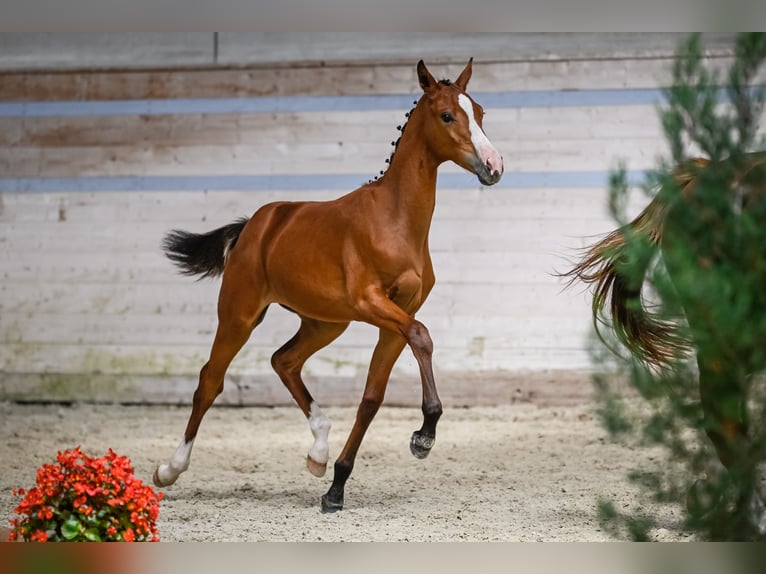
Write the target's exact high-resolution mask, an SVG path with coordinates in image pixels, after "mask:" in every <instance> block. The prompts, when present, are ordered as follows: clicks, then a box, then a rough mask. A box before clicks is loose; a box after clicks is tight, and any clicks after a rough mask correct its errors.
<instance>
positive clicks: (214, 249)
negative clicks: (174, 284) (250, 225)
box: [162, 217, 248, 279]
mask: <svg viewBox="0 0 766 574" xmlns="http://www.w3.org/2000/svg"><path fill="white" fill-rule="evenodd" d="M247 222H248V218H246V217H243V218H241V219H238V220H237V221H235V222H233V223H230V224H229V225H224V226H223V227H219V228H218V229H215V230H213V231H209V232H208V233H189V232H188V231H180V230H178V229H174V230H173V231H171V232H169V233H168V234H167V235H166V236H165V238H164V239H163V240H162V250H163V251H164V252H165V255H167V256H168V259H170V260H171V261H172V262H173V263H175V264H176V265H177V266H178V267H179V268H180V269H181V272H182V273H183V274H184V275H199V276H200V279H201V278H204V277H215V276H217V275H220V274H221V273H223V268H224V265H225V264H226V257H227V255H228V254H229V251H231V249H232V247H234V244H235V243H236V242H237V239H238V238H239V235H240V233H242V230H243V229H244V227H245V225H246V224H247Z"/></svg>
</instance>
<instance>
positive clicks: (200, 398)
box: [153, 274, 266, 487]
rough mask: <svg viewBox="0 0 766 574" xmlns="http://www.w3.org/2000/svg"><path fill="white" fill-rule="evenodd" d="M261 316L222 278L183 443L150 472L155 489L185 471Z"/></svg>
mask: <svg viewBox="0 0 766 574" xmlns="http://www.w3.org/2000/svg"><path fill="white" fill-rule="evenodd" d="M232 275H233V274H232ZM227 279H228V281H227ZM265 314H266V306H265V305H264V304H263V303H261V302H260V300H259V298H258V297H257V296H254V294H253V293H252V292H251V291H250V290H248V289H245V288H244V285H243V284H241V283H239V282H237V281H236V279H235V278H234V277H231V276H230V277H227V276H226V275H225V276H224V281H223V283H222V285H221V294H220V296H219V302H218V329H217V331H216V335H215V339H214V341H213V346H212V348H211V349H210V359H209V360H208V362H207V363H206V364H205V366H204V367H202V370H201V371H200V374H199V384H198V385H197V390H196V391H194V398H193V400H192V412H191V416H190V417H189V422H188V423H187V425H186V431H185V432H184V436H183V439H182V440H181V442H180V444H179V445H178V447H177V448H176V451H175V453H174V454H173V456H172V458H171V459H170V461H169V462H168V464H161V465H159V466H158V467H157V469H156V470H155V471H154V476H153V481H154V484H155V485H156V486H159V487H164V486H170V485H171V484H173V483H174V482H175V481H176V480H177V479H178V477H179V476H180V474H181V473H182V472H184V471H185V470H186V469H187V468H188V467H189V460H190V458H191V451H192V446H193V444H194V439H195V437H196V436H197V431H198V430H199V425H200V423H201V422H202V417H204V416H205V413H206V412H207V410H208V409H209V408H210V407H211V405H212V404H213V401H215V399H216V397H217V396H218V395H220V394H221V392H223V380H224V375H225V374H226V370H227V369H228V368H229V364H230V363H231V361H232V359H234V357H235V355H236V354H237V353H238V352H239V350H240V349H241V348H242V346H243V345H244V344H245V342H246V341H247V339H248V338H249V337H250V333H251V332H252V330H253V329H254V328H255V327H256V325H258V323H260V322H261V321H262V320H263V317H264V315H265Z"/></svg>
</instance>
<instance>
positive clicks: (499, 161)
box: [457, 94, 503, 173]
mask: <svg viewBox="0 0 766 574" xmlns="http://www.w3.org/2000/svg"><path fill="white" fill-rule="evenodd" d="M457 101H458V104H459V105H460V107H461V108H462V109H463V111H464V112H465V115H467V116H468V131H469V132H470V134H471V143H472V144H473V149H474V151H475V152H476V155H477V157H478V158H479V159H480V160H481V163H483V164H484V165H486V166H487V167H488V168H489V169H490V171H491V172H495V171H498V172H500V173H503V158H502V156H501V155H500V152H499V151H497V149H496V148H495V146H493V145H492V142H490V141H489V138H487V136H486V134H485V133H484V130H482V129H481V127H480V126H479V124H478V122H477V121H476V117H475V116H474V115H473V103H471V100H470V98H469V97H468V96H466V95H465V94H459V95H458V97H457Z"/></svg>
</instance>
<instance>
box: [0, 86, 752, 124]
mask: <svg viewBox="0 0 766 574" xmlns="http://www.w3.org/2000/svg"><path fill="white" fill-rule="evenodd" d="M757 88H758V87H753V88H752V89H753V90H755V89H757ZM471 95H472V96H473V97H474V98H475V99H476V101H477V102H479V103H481V104H482V106H484V107H485V108H546V107H571V106H633V105H657V104H660V103H662V102H664V101H665V97H664V95H663V93H662V89H661V88H645V89H640V88H636V89H624V90H564V91H550V90H547V91H508V92H484V93H475V94H471ZM416 97H419V95H418V96H415V95H412V94H392V95H369V96H285V97H256V98H207V99H203V98H200V99H168V100H114V101H82V102H80V101H69V102H0V117H44V116H113V115H160V114H230V113H245V112H247V113H255V112H262V113H263V112H265V113H273V112H344V111H346V112H352V111H369V110H406V109H409V108H411V107H412V104H413V101H414V100H415V98H416ZM718 98H719V100H721V101H725V100H726V99H727V95H726V92H725V91H724V90H723V89H722V90H720V91H719V94H718Z"/></svg>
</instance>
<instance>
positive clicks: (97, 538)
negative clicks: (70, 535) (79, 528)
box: [85, 528, 101, 542]
mask: <svg viewBox="0 0 766 574" xmlns="http://www.w3.org/2000/svg"><path fill="white" fill-rule="evenodd" d="M85 539H86V540H88V541H89V542H101V535H100V534H99V533H98V530H96V529H95V528H91V529H90V530H86V531H85Z"/></svg>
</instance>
